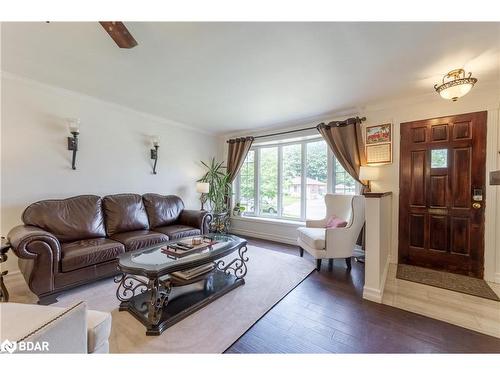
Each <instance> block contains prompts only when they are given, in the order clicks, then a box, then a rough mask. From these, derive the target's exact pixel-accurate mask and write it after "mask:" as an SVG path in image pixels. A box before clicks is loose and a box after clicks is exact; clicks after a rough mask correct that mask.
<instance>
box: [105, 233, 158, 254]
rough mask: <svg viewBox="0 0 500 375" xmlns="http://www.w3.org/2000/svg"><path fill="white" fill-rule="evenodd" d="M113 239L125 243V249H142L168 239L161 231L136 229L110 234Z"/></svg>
mask: <svg viewBox="0 0 500 375" xmlns="http://www.w3.org/2000/svg"><path fill="white" fill-rule="evenodd" d="M111 238H112V239H113V240H115V241H118V242H121V243H122V244H124V245H125V250H126V251H132V250H137V249H142V248H144V247H149V246H153V245H156V244H158V243H160V242H165V241H168V236H167V235H165V234H163V233H158V232H152V231H149V230H136V231H133V232H125V233H117V234H114V235H112V236H111Z"/></svg>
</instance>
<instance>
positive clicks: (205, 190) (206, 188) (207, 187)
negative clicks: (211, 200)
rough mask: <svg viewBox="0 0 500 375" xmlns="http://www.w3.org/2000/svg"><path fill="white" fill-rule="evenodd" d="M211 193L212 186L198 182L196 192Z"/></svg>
mask: <svg viewBox="0 0 500 375" xmlns="http://www.w3.org/2000/svg"><path fill="white" fill-rule="evenodd" d="M209 191H210V184H209V183H208V182H197V183H196V192H197V193H201V194H207V193H208V192H209Z"/></svg>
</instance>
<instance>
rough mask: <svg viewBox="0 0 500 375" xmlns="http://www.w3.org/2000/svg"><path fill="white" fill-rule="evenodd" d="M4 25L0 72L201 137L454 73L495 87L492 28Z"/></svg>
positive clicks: (338, 106)
mask: <svg viewBox="0 0 500 375" xmlns="http://www.w3.org/2000/svg"><path fill="white" fill-rule="evenodd" d="M126 25H127V27H128V29H129V30H130V32H131V33H132V34H133V36H134V37H135V39H136V40H137V41H138V42H139V45H138V46H137V47H136V48H133V49H130V50H123V49H119V48H118V47H117V46H116V45H115V44H114V42H113V41H112V40H111V38H110V37H109V36H108V35H107V34H106V32H105V31H104V30H103V29H102V27H101V26H100V25H99V24H98V23H97V22H86V23H49V24H47V23H3V24H2V67H3V70H5V71H8V72H11V73H15V74H18V75H22V76H25V77H28V78H31V79H35V80H38V81H42V82H45V83H48V84H52V85H56V86H60V87H64V88H66V89H70V90H75V91H79V92H82V93H85V94H88V95H92V96H95V97H98V98H101V99H104V100H107V101H110V102H114V103H118V104H121V105H125V106H128V107H131V108H133V109H136V110H139V111H143V112H147V113H151V114H153V115H157V116H161V117H164V118H166V119H169V120H174V121H177V122H181V123H184V124H187V125H190V126H194V127H198V128H202V129H203V130H206V131H211V132H216V133H224V132H232V131H238V130H244V129H256V128H269V127H272V126H275V125H284V124H297V123H300V121H301V120H303V119H310V118H314V117H321V116H325V115H328V114H329V113H336V112H342V111H347V112H348V111H349V110H351V109H353V108H354V109H355V108H359V107H360V106H363V105H365V104H368V103H373V102H376V101H379V100H390V99H396V98H402V97H409V96H415V95H422V94H425V93H430V92H432V91H433V87H432V86H433V84H434V83H437V82H438V81H439V80H440V79H441V78H442V76H443V75H444V74H445V73H447V71H449V70H451V69H453V68H457V67H465V68H466V69H468V70H472V71H473V73H474V76H476V77H477V78H478V79H479V83H478V84H477V85H478V86H480V85H481V84H486V83H488V82H489V83H491V82H493V83H495V82H500V23H496V24H495V23H489V24H488V23H482V24H481V23H158V22H151V23H141V22H127V23H126Z"/></svg>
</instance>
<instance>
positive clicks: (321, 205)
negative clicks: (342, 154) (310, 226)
mask: <svg viewBox="0 0 500 375" xmlns="http://www.w3.org/2000/svg"><path fill="white" fill-rule="evenodd" d="M327 154H328V153H327V147H326V143H325V141H323V140H321V141H318V142H310V143H307V148H306V155H307V158H306V217H307V219H322V218H324V217H325V215H326V207H325V199H324V197H325V194H326V182H327V176H328V166H327V165H328V160H327Z"/></svg>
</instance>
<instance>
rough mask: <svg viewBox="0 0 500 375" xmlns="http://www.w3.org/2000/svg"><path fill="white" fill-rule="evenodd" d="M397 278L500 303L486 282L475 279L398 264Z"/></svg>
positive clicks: (499, 299)
mask: <svg viewBox="0 0 500 375" xmlns="http://www.w3.org/2000/svg"><path fill="white" fill-rule="evenodd" d="M396 277H397V278H398V279H402V280H407V281H413V282H415V283H420V284H426V285H430V286H435V287H437V288H442V289H448V290H453V291H455V292H460V293H465V294H470V295H472V296H476V297H481V298H486V299H491V300H494V301H500V298H499V297H498V296H497V295H496V293H495V292H494V291H493V289H491V288H490V286H489V285H488V284H487V283H486V281H484V280H481V279H476V278H474V277H469V276H464V275H457V274H454V273H449V272H442V271H436V270H431V269H428V268H422V267H416V266H410V265H407V264H398V271H397V273H396Z"/></svg>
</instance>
